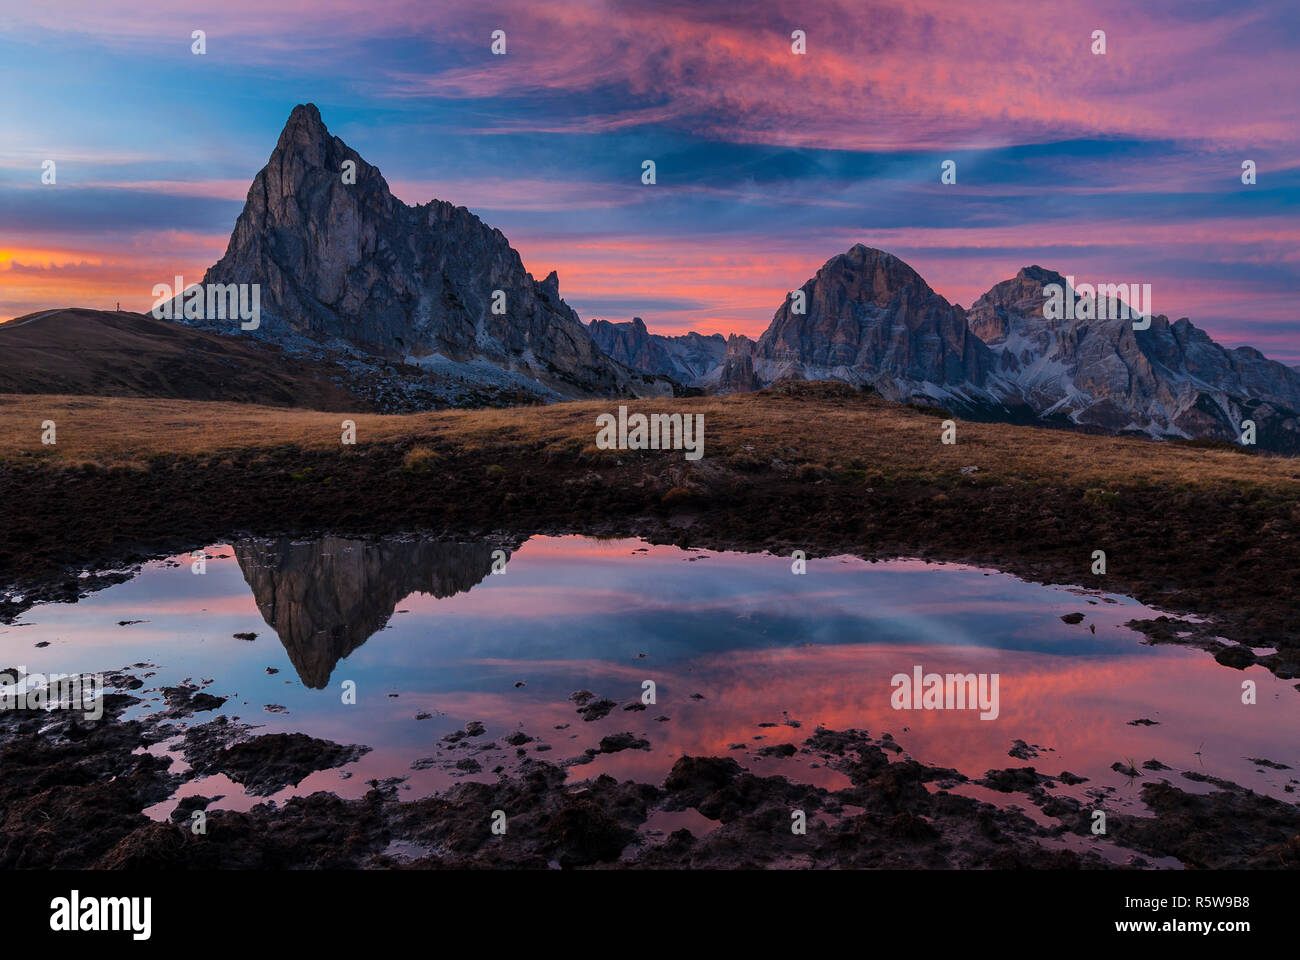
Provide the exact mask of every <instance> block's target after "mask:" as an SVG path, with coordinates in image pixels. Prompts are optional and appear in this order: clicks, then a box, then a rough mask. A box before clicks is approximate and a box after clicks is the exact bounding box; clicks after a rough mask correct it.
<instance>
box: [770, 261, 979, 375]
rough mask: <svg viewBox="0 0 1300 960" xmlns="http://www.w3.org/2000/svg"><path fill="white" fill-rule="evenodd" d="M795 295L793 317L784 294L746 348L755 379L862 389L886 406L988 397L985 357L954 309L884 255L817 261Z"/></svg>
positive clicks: (959, 311)
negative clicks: (842, 383) (921, 399)
mask: <svg viewBox="0 0 1300 960" xmlns="http://www.w3.org/2000/svg"><path fill="white" fill-rule="evenodd" d="M800 290H801V292H802V293H803V294H804V300H805V304H804V310H803V312H802V313H800V312H798V308H797V300H796V297H795V295H793V294H792V295H790V296H788V297H787V298H786V300H785V302H784V303H783V304H782V305H781V309H779V310H778V311H777V312H776V316H774V317H773V318H772V323H771V324H770V325H769V326H768V328H767V330H766V332H764V334H763V336H762V337H761V338H759V341H758V343H757V345H756V346H755V348H754V351H753V356H754V370H755V372H756V373H757V375H758V378H759V380H760V381H762V382H764V383H770V382H772V381H774V380H780V379H783V378H787V377H792V378H795V379H800V380H824V379H833V380H846V381H848V382H850V383H855V384H863V383H870V384H871V385H873V386H874V387H875V388H876V389H877V390H878V391H879V392H880V393H881V395H882V396H884V397H886V398H887V399H890V400H901V399H906V398H908V397H910V396H913V395H915V394H917V393H920V392H928V393H929V395H930V396H932V397H935V398H936V399H939V398H942V397H944V396H947V395H950V394H951V393H952V392H953V391H955V390H960V391H964V392H966V393H968V394H975V395H978V396H979V397H980V398H981V399H988V400H993V399H995V397H994V395H993V394H991V393H990V392H989V389H988V387H989V386H990V372H991V370H992V369H993V367H994V365H995V364H994V362H993V357H992V354H991V353H990V351H989V350H988V348H987V347H986V346H985V345H984V344H983V343H982V342H981V341H980V339H979V338H978V337H976V336H974V335H973V334H971V332H970V330H969V329H968V328H967V326H966V319H965V315H964V313H963V311H962V309H961V308H960V307H958V306H954V305H953V304H951V303H949V302H948V301H947V300H945V299H944V298H943V297H941V296H939V295H938V294H937V293H935V292H934V291H933V290H931V289H930V285H929V284H927V283H926V282H925V281H924V280H922V279H921V277H920V275H919V274H917V272H916V271H915V270H913V269H912V268H911V267H909V266H908V265H907V264H905V263H904V262H903V261H902V260H899V259H898V258H897V257H895V256H893V255H892V254H888V253H885V252H883V251H881V250H873V249H871V248H870V247H866V246H863V245H862V244H858V245H856V246H854V247H853V248H851V249H850V250H849V251H848V252H847V253H843V254H840V255H839V256H837V257H832V258H831V259H830V260H828V261H826V263H825V264H824V265H823V266H822V268H821V269H820V270H818V271H817V275H816V276H815V277H813V278H812V279H811V280H809V281H808V282H806V283H805V284H804V285H803V287H801V288H800ZM926 385H930V386H931V387H933V389H931V390H929V391H927V390H926V389H925V387H926Z"/></svg>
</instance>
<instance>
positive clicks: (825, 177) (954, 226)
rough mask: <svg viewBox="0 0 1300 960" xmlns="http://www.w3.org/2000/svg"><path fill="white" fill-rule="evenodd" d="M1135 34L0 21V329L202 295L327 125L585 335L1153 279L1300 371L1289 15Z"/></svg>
mask: <svg viewBox="0 0 1300 960" xmlns="http://www.w3.org/2000/svg"><path fill="white" fill-rule="evenodd" d="M162 6H165V9H160V7H162ZM1142 7H1143V9H1137V8H1136V7H1135V5H1134V4H1131V3H1128V2H1126V0H1055V2H1053V3H1050V4H1029V3H1014V4H1012V3H1011V2H1009V0H985V2H983V3H981V4H956V3H952V2H951V0H863V2H861V3H854V4H849V5H845V4H842V3H840V2H836V0H805V2H802V3H799V4H797V5H791V4H782V3H779V2H767V3H763V2H759V3H750V4H746V5H745V10H744V13H743V15H737V13H736V10H735V5H734V4H726V3H718V2H692V3H655V4H629V3H620V2H615V0H554V2H549V3H546V4H541V5H539V4H533V3H526V2H524V0H494V2H492V3H490V4H473V5H463V4H436V3H435V4H430V3H426V2H424V0H388V2H382V3H373V4H370V5H367V7H366V9H365V14H364V15H363V16H357V15H356V10H357V9H358V5H357V3H356V0H329V2H320V3H314V4H292V5H288V6H282V5H275V4H266V3H260V2H255V0H227V2H226V3H223V4H222V5H220V7H214V6H213V5H211V4H208V3H202V2H199V0H173V2H171V3H168V4H166V5H159V4H156V3H149V4H145V3H143V2H141V0H66V2H62V3H59V4H56V5H50V4H40V3H36V4H30V3H19V2H18V0H0V14H2V16H3V22H4V23H5V31H4V36H3V37H2V38H0V83H2V84H3V86H4V87H5V89H8V90H21V91H22V95H21V96H11V97H9V98H8V99H7V101H6V102H5V109H4V111H3V112H0V280H2V282H0V318H3V317H9V316H16V315H20V314H22V313H25V312H29V311H32V310H35V309H38V308H48V307H51V306H61V305H64V304H78V305H87V306H111V305H112V304H113V303H114V302H115V301H118V300H120V301H122V303H123V304H124V305H125V306H127V307H128V308H133V309H143V308H145V307H147V306H148V305H149V304H151V303H152V298H151V296H150V291H151V288H152V285H153V284H155V283H159V282H171V279H172V277H173V275H174V274H176V273H181V274H183V275H184V276H186V277H196V276H197V275H198V274H200V273H201V272H202V271H203V270H204V269H205V268H206V267H208V266H209V265H211V264H212V263H214V262H215V261H216V260H217V259H218V258H219V257H220V256H221V253H222V251H223V250H224V248H225V244H226V241H227V239H228V237H229V235H230V230H231V228H232V226H233V224H234V220H235V217H236V216H237V214H238V211H239V208H240V205H241V204H242V202H243V199H244V196H245V194H246V191H247V189H248V184H249V182H250V181H251V179H252V177H253V175H254V174H255V173H256V171H257V170H258V169H260V168H261V166H262V165H263V164H264V163H265V162H266V157H267V155H268V154H269V153H270V151H271V149H272V146H273V145H274V143H275V140H276V137H277V136H278V134H279V131H280V129H281V128H282V127H283V125H284V121H285V119H286V118H287V116H288V114H289V111H290V109H291V108H292V107H293V105H294V104H295V103H298V102H305V101H314V102H316V103H317V104H318V105H319V106H320V107H321V110H322V113H323V116H324V119H325V121H326V123H327V124H328V125H329V127H330V129H331V131H332V132H334V133H335V134H337V135H339V136H341V137H343V138H344V139H345V140H347V141H348V142H349V143H350V144H351V145H352V146H353V147H355V148H356V149H357V150H358V151H359V152H360V153H361V154H362V155H363V156H364V157H365V158H366V159H367V160H369V161H370V162H372V163H374V164H376V165H378V166H379V168H380V169H381V170H382V171H383V172H384V174H385V175H386V177H387V178H388V179H389V181H390V183H391V184H392V186H393V189H394V192H395V194H396V195H397V196H398V197H399V198H401V199H402V200H404V201H406V202H408V203H420V202H425V201H427V200H429V199H430V198H431V197H434V196H436V197H439V198H441V199H444V200H450V201H452V202H455V203H458V204H464V205H466V206H468V207H469V208H470V209H471V210H473V211H474V212H475V213H477V214H479V215H480V216H482V217H484V218H485V219H486V220H487V221H488V222H489V223H491V224H492V225H493V226H496V227H499V228H501V229H502V230H503V231H504V232H505V234H506V235H507V236H508V237H509V238H510V239H511V241H512V242H513V243H514V244H515V246H516V247H517V248H518V249H519V251H520V253H521V255H522V257H523V260H524V263H525V265H526V266H527V267H528V268H529V269H530V270H531V271H532V272H533V273H534V274H535V275H536V276H539V277H540V276H544V275H545V274H546V273H548V272H549V271H550V270H551V269H553V268H555V269H558V271H559V274H560V279H561V287H560V289H561V293H562V294H563V295H564V296H565V297H566V298H567V299H568V300H569V302H570V303H572V305H573V306H574V307H575V308H576V309H577V310H578V311H579V312H580V313H581V315H582V316H583V318H584V319H590V318H591V317H593V316H604V317H608V318H610V319H614V320H626V319H628V318H630V317H631V316H632V315H634V314H639V315H641V316H643V317H644V318H645V319H646V321H647V323H648V324H649V325H650V327H651V329H653V330H662V331H664V332H681V331H684V330H686V329H692V328H693V329H698V330H701V331H703V332H706V333H712V332H720V333H724V334H725V333H728V332H731V331H735V332H740V333H748V334H751V335H756V334H758V333H760V332H761V331H762V329H763V328H764V327H765V326H766V325H767V323H768V321H769V320H770V319H771V317H772V314H773V312H774V311H775V310H776V308H777V306H778V305H779V304H780V302H781V299H782V297H783V296H784V294H785V292H786V291H787V290H789V289H791V288H793V287H794V286H796V285H798V284H800V283H802V282H803V281H804V280H806V279H807V278H808V277H810V276H811V275H812V274H813V273H814V272H815V270H816V269H817V267H818V266H820V265H821V264H822V263H823V262H824V261H825V260H827V259H828V258H829V257H830V256H832V255H834V254H835V253H839V252H842V251H843V250H845V249H847V248H848V247H849V246H851V245H852V244H853V243H855V242H859V241H861V242H865V243H868V244H870V245H872V246H877V247H882V248H884V249H887V250H890V251H892V252H894V253H896V254H898V255H899V256H902V257H903V258H904V259H906V260H907V261H908V262H910V263H912V265H913V266H915V267H916V268H917V269H918V270H919V271H920V272H921V274H922V275H923V276H925V277H926V278H927V279H928V280H929V281H930V282H931V283H932V284H934V285H935V287H936V289H937V290H938V291H939V292H940V293H942V294H943V295H945V296H946V297H948V298H949V299H950V300H953V301H955V302H960V303H962V304H963V305H969V304H970V302H971V300H972V299H974V298H975V297H976V296H978V295H979V294H980V293H982V292H983V291H985V290H987V289H988V288H989V287H991V286H992V285H993V284H994V283H996V282H997V281H999V280H1003V279H1006V278H1008V277H1010V276H1012V275H1013V274H1014V273H1015V271H1016V270H1017V269H1019V268H1020V267H1022V266H1025V265H1027V264H1030V263H1039V264H1042V265H1043V266H1047V267H1051V268H1053V269H1056V270H1059V271H1060V272H1061V273H1063V274H1073V275H1075V276H1077V277H1079V278H1081V279H1085V280H1091V281H1094V282H1096V281H1104V282H1149V283H1151V284H1152V285H1153V293H1154V298H1155V303H1156V309H1157V310H1158V311H1159V312H1162V313H1167V314H1169V315H1170V316H1171V317H1178V316H1181V315H1187V316H1190V317H1191V318H1192V320H1193V321H1194V322H1195V323H1197V324H1198V325H1199V326H1202V327H1204V328H1206V329H1208V330H1209V331H1210V332H1211V333H1213V334H1214V335H1215V336H1217V337H1219V338H1221V339H1223V340H1225V341H1227V342H1229V343H1231V344H1234V345H1235V344H1239V343H1242V342H1249V343H1253V344H1254V345H1256V346H1258V347H1260V348H1261V349H1263V350H1264V351H1265V352H1266V353H1269V354H1270V355H1276V356H1277V357H1278V358H1279V359H1285V360H1286V361H1287V362H1288V363H1297V362H1300V348H1298V347H1297V343H1300V341H1298V340H1297V339H1296V333H1297V332H1298V331H1300V326H1298V325H1297V324H1298V321H1297V320H1296V318H1295V313H1294V309H1293V303H1292V299H1293V294H1294V291H1295V289H1296V287H1297V272H1296V262H1297V261H1296V259H1295V257H1294V250H1295V248H1296V241H1297V239H1298V235H1297V226H1296V217H1295V212H1296V201H1297V198H1298V197H1300V177H1297V165H1296V145H1297V139H1296V130H1297V127H1298V124H1297V119H1300V118H1298V117H1297V104H1300V90H1298V89H1297V84H1298V83H1300V72H1297V71H1296V69H1295V61H1296V52H1297V46H1298V45H1300V16H1298V15H1297V12H1296V8H1295V5H1294V3H1290V2H1287V0H1244V2H1240V3H1218V4H1205V3H1197V4H1189V3H1160V4H1145V5H1142ZM796 24H797V25H798V26H799V27H800V28H801V29H804V30H805V31H806V33H807V37H808V54H807V55H806V56H802V57H797V56H794V55H792V54H791V53H790V51H789V35H790V31H791V29H792V28H793V26H794V25H796ZM199 25H202V26H201V27H200V26H199ZM1098 27H1103V28H1104V29H1106V30H1107V33H1108V41H1109V42H1108V52H1107V54H1106V55H1105V56H1104V57H1098V56H1093V55H1092V54H1091V53H1090V52H1089V49H1088V48H1089V44H1090V42H1091V41H1090V35H1091V33H1092V31H1093V30H1094V29H1097V28H1098ZM498 28H503V29H506V31H507V34H508V37H509V40H510V45H509V52H508V54H507V55H506V56H504V57H493V56H492V55H491V54H490V52H489V49H488V38H489V36H490V34H491V32H492V30H494V29H498ZM194 29H205V30H206V31H207V35H208V50H209V52H208V54H207V55H206V56H204V57H197V56H194V55H192V54H191V53H190V39H189V37H190V33H191V31H192V30H194ZM51 63H58V65H59V69H57V70H53V71H51V70H50V69H49V65H50V64H51ZM33 76H40V77H41V83H39V84H33V83H31V82H30V78H31V77H33ZM163 145H165V149H161V147H162V146H163ZM650 158H653V159H655V160H656V162H657V164H658V169H657V173H658V183H657V184H656V185H655V186H654V187H652V188H651V187H643V186H642V185H641V184H640V172H641V162H642V160H644V159H650ZM45 159H55V160H56V161H57V163H58V183H57V185H55V186H53V187H50V186H42V185H41V184H40V182H39V178H40V171H41V162H42V161H43V160H45ZM944 159H954V160H956V161H957V164H958V182H957V184H956V185H952V186H942V185H940V184H939V183H938V174H939V164H940V162H941V161H942V160H944ZM1243 159H1253V160H1254V161H1255V162H1256V163H1257V164H1258V169H1259V180H1258V183H1257V184H1256V185H1255V186H1253V187H1244V186H1243V185H1242V184H1241V182H1240V171H1241V162H1242V160H1243Z"/></svg>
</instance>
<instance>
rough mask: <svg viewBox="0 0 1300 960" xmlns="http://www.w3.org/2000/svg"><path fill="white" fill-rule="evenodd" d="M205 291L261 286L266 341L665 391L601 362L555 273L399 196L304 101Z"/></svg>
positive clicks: (562, 384) (572, 388)
mask: <svg viewBox="0 0 1300 960" xmlns="http://www.w3.org/2000/svg"><path fill="white" fill-rule="evenodd" d="M353 169H355V182H349V180H350V179H351V178H350V176H349V174H350V173H351V171H352V170H353ZM204 282H205V283H248V284H253V283H256V284H259V285H260V286H261V312H262V326H263V331H262V335H263V336H274V337H284V336H286V335H291V334H299V335H303V336H306V337H309V338H312V339H314V340H319V341H323V342H338V341H342V342H343V343H345V344H349V345H351V346H353V347H355V348H358V349H360V350H362V351H365V352H366V353H369V354H373V355H377V356H380V357H386V358H390V359H406V360H410V361H411V362H413V363H416V364H422V363H426V362H427V363H431V364H434V365H435V366H438V365H443V366H445V365H446V364H448V363H452V364H462V365H463V364H479V365H480V369H479V370H478V373H479V374H480V375H483V376H488V375H489V374H488V373H486V372H484V371H483V370H482V369H481V365H484V364H486V365H492V366H495V367H500V368H502V369H503V370H507V371H512V372H514V373H517V374H523V375H525V376H526V377H530V378H533V379H535V380H536V381H538V382H539V383H541V384H543V385H545V386H546V387H547V388H550V389H552V390H554V391H556V392H557V393H558V394H560V395H562V396H589V395H605V396H615V395H627V394H631V393H633V392H636V391H641V392H643V393H663V392H669V393H671V385H666V384H662V383H659V384H657V385H655V384H654V381H653V380H652V379H651V380H650V382H649V383H647V378H645V377H644V376H641V375H638V374H635V373H633V371H631V370H628V369H627V368H626V367H623V366H622V365H620V364H618V363H616V362H614V361H613V360H611V359H610V358H609V357H607V356H606V355H605V354H604V353H602V352H601V351H600V349H599V348H598V347H597V346H596V345H595V343H594V342H593V341H592V339H591V336H590V334H589V333H588V332H587V329H586V327H584V326H583V324H582V322H581V321H580V320H579V319H578V316H577V314H576V313H574V312H573V310H572V309H571V308H570V307H569V306H568V304H566V303H565V302H564V301H563V300H561V299H560V293H559V279H558V277H557V276H556V274H555V273H554V272H552V273H551V274H550V275H549V276H548V277H547V278H546V279H545V280H543V281H541V282H540V283H539V282H538V281H536V280H534V279H533V277H532V275H531V274H529V273H528V272H527V271H526V270H525V269H524V265H523V262H522V261H521V260H520V258H519V254H518V253H517V252H515V250H514V249H513V248H512V247H511V246H510V244H509V243H508V242H507V240H506V238H505V236H503V235H502V233H501V231H499V230H495V229H493V228H491V227H489V226H488V225H487V224H485V223H483V221H481V220H479V218H478V217H476V216H474V215H473V214H472V213H470V212H469V211H468V210H466V209H465V208H464V207H458V206H455V205H454V204H451V203H447V202H445V201H442V200H431V201H430V202H428V203H426V204H421V205H419V206H414V207H412V206H407V205H406V204H404V203H402V202H401V201H400V200H398V199H396V198H395V197H394V196H393V195H392V193H391V192H389V189H388V184H387V183H386V182H385V180H384V178H383V176H382V175H381V174H380V173H379V171H378V170H377V169H376V168H375V167H372V166H371V165H370V164H368V163H366V161H365V160H363V159H362V158H361V156H360V155H359V154H358V153H357V152H356V151H355V150H353V149H351V148H350V147H349V146H348V145H347V144H345V143H344V142H343V141H342V140H340V139H339V138H338V137H334V136H331V135H330V133H329V131H328V130H326V128H325V125H324V123H323V122H322V121H321V117H320V113H319V112H318V111H317V109H316V107H315V106H314V105H312V104H305V105H299V106H297V107H295V108H294V110H293V113H292V114H291V115H290V117H289V121H288V123H287V124H286V126H285V128H284V131H283V132H282V133H281V134H280V140H279V142H278V143H277V144H276V147H275V150H274V152H273V153H272V154H271V157H270V160H268V161H267V164H266V166H265V167H264V168H263V169H262V170H261V171H260V172H259V173H258V174H257V176H256V177H255V178H254V180H253V183H252V186H251V187H250V188H249V191H248V199H247V201H246V202H245V204H244V209H243V212H242V213H240V215H239V219H238V221H237V222H236V224H235V229H234V232H233V233H232V234H231V237H230V244H229V246H228V247H227V249H226V253H225V256H223V257H222V258H221V260H220V261H218V262H217V263H216V264H215V265H214V266H213V267H212V268H211V269H210V270H209V271H208V272H207V275H206V276H205V277H204ZM497 291H499V292H500V293H497ZM502 295H504V299H502ZM494 308H495V311H494Z"/></svg>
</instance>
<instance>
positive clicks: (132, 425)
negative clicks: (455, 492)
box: [0, 393, 1300, 496]
mask: <svg viewBox="0 0 1300 960" xmlns="http://www.w3.org/2000/svg"><path fill="white" fill-rule="evenodd" d="M627 406H628V408H629V411H631V412H638V411H639V412H643V413H656V412H678V411H680V412H683V413H685V412H689V413H702V414H704V424H705V447H704V460H703V461H701V464H707V463H708V462H709V461H721V462H723V463H726V464H727V465H728V466H730V467H733V468H736V469H739V470H745V469H747V468H751V469H752V468H757V467H759V466H762V465H766V464H768V463H770V462H771V461H772V460H773V459H774V458H779V459H781V460H782V461H784V462H786V463H789V464H794V465H808V470H809V471H810V472H811V473H814V474H815V472H816V469H818V468H828V469H832V470H836V471H841V472H853V473H856V472H861V473H862V474H863V475H864V478H865V479H868V480H873V479H878V480H881V481H884V482H888V481H906V480H917V479H931V478H935V477H945V476H956V475H958V474H959V471H960V469H961V468H962V467H964V466H967V465H973V466H976V467H978V468H979V470H978V472H977V473H976V474H974V482H1025V483H1030V484H1032V483H1073V484H1085V485H1088V486H1096V487H1098V488H1099V489H1098V495H1099V496H1100V495H1103V494H1104V490H1105V489H1106V488H1107V486H1108V485H1112V484H1118V483H1125V484H1131V483H1151V484H1159V485H1172V486H1180V485H1185V486H1196V485H1201V484H1216V483H1240V484H1255V485H1262V486H1267V487H1272V488H1277V489H1278V490H1279V491H1281V492H1284V493H1285V494H1286V495H1288V496H1295V495H1296V494H1297V492H1300V460H1297V459H1295V458H1285V457H1270V456H1263V455H1255V456H1251V455H1248V454H1246V453H1245V452H1241V451H1236V450H1232V449H1202V448H1196V447H1191V446H1186V445H1180V444H1171V443H1156V442H1151V441H1147V440H1141V439H1135V438H1126V437H1100V436H1087V435H1084V434H1079V433H1072V432H1066V431H1059V430H1048V429H1044V428H1039V427H1016V426H1008V425H1004V424H979V423H969V422H966V421H958V428H957V444H956V445H955V446H947V445H943V444H941V443H940V442H939V434H940V424H941V418H939V417H936V416H933V415H931V414H927V413H923V412H920V411H917V410H913V409H911V408H909V407H905V406H900V405H897V404H891V403H886V402H884V401H880V400H875V399H858V398H842V397H835V396H833V395H830V396H824V397H822V398H820V399H818V398H816V397H815V396H807V397H801V398H791V397H785V396H775V395H771V394H767V393H761V394H744V395H738V396H730V397H701V398H691V399H679V400H672V399H661V400H634V401H630V402H628V403H627ZM617 407H618V402H617V401H609V400H599V401H584V402H580V403H564V404H556V405H554V406H550V407H521V408H513V409H509V410H473V411H444V412H436V413H420V414H409V415H400V416H385V415H380V414H338V413H320V412H314V411H304V410H286V409H283V408H272V407H260V406H252V405H247V404H237V403H211V402H202V401H190V400H145V399H119V398H98V397H73V396H42V395H35V396H34V395H0V461H4V462H8V463H29V464H30V463H37V462H49V463H58V464H68V465H79V464H85V463H94V464H97V465H99V466H103V467H109V466H144V465H147V464H148V462H149V460H150V459H152V458H154V457H156V456H158V455H166V454H178V455H182V456H190V457H202V458H210V459H213V460H220V459H221V458H222V457H223V456H225V455H228V454H229V453H231V452H232V451H236V450H257V449H268V450H269V449H271V448H276V447H298V448H304V449H329V448H340V438H341V435H342V426H341V425H342V422H343V421H344V420H353V421H355V422H356V432H357V443H358V444H359V445H365V444H372V443H381V444H393V443H395V442H401V443H403V444H405V445H410V446H411V449H410V450H409V451H408V452H407V453H406V460H405V465H406V466H407V467H408V468H410V469H421V468H424V467H432V466H434V465H435V464H436V463H437V461H438V460H439V459H440V457H439V455H438V453H437V452H436V451H435V450H434V449H432V448H431V446H430V445H431V444H433V445H437V446H443V445H445V444H450V445H451V446H452V448H453V449H455V450H463V451H467V452H473V451H482V450H500V451H502V452H503V453H506V452H509V451H510V450H511V449H512V448H520V447H526V448H528V449H530V450H536V451H538V452H542V451H543V450H545V449H546V448H562V449H564V450H566V451H571V452H572V453H574V454H576V453H578V452H579V451H581V452H583V453H584V454H585V455H587V456H611V457H620V458H627V457H629V456H632V457H637V456H639V457H654V458H670V459H673V460H676V459H677V458H679V457H680V456H681V454H680V453H677V452H674V451H654V452H642V453H632V454H629V453H627V452H620V451H598V450H597V449H596V447H595V435H596V426H595V421H596V417H597V415H599V414H601V413H610V412H616V411H617ZM44 420H53V421H55V423H56V425H57V431H58V434H57V436H58V443H57V444H56V445H54V446H43V445H42V444H41V423H42V421H44ZM341 449H347V448H341ZM444 449H445V447H444Z"/></svg>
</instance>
